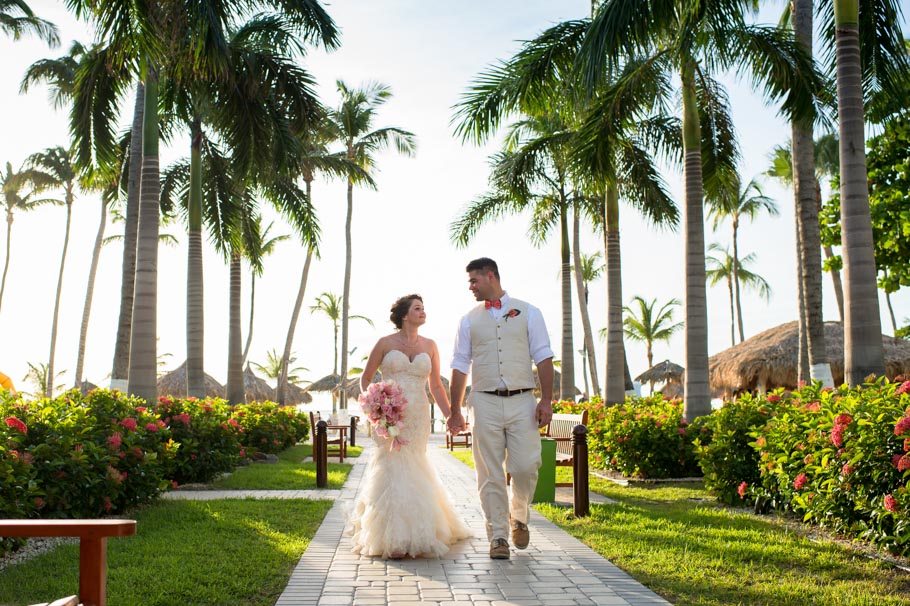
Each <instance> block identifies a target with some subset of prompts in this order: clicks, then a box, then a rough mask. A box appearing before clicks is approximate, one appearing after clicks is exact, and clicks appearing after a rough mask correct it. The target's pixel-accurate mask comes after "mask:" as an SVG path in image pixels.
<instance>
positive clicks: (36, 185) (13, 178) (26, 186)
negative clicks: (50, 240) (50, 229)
mask: <svg viewBox="0 0 910 606" xmlns="http://www.w3.org/2000/svg"><path fill="white" fill-rule="evenodd" d="M36 177H37V178H39V179H40V177H39V176H38V175H30V174H29V171H28V170H20V171H14V170H13V166H12V164H10V163H9V162H7V163H6V171H5V172H4V173H3V174H2V175H0V191H2V193H3V204H4V205H5V206H6V260H5V261H4V262H3V278H2V279H0V307H2V305H3V293H4V291H5V290H6V274H7V272H9V263H10V259H11V249H12V247H11V244H12V237H13V235H12V232H13V213H14V211H19V212H28V211H30V210H34V209H35V208H37V207H39V206H42V205H44V204H58V203H59V201H57V200H52V199H43V198H42V199H39V198H36V197H35V195H36V194H37V193H38V190H40V189H41V188H42V187H44V186H45V185H47V183H45V182H42V181H37V182H36V181H35V178H36Z"/></svg>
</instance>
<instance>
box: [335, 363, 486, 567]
mask: <svg viewBox="0 0 910 606" xmlns="http://www.w3.org/2000/svg"><path fill="white" fill-rule="evenodd" d="M380 368H381V370H382V378H383V380H385V381H390V380H391V381H395V382H396V383H398V385H400V386H401V389H402V391H403V393H404V397H405V398H406V399H407V401H408V404H407V408H406V409H405V411H404V416H403V420H402V423H403V427H402V433H401V437H403V438H404V439H405V440H407V441H408V443H407V444H406V445H404V446H402V447H401V449H400V450H397V451H396V450H391V449H390V448H389V445H390V441H389V440H387V439H385V438H381V437H379V436H378V435H376V433H375V432H374V433H373V441H374V442H375V443H376V448H374V449H373V457H372V459H371V460H370V462H369V463H368V464H367V469H366V472H365V476H364V480H363V485H362V487H361V491H360V494H359V496H358V497H357V500H356V501H355V503H354V506H353V508H352V510H351V512H350V514H349V518H348V531H349V532H350V533H351V534H352V537H353V545H354V547H353V551H354V552H355V553H359V554H361V555H367V556H381V557H386V558H387V557H389V556H391V555H392V554H396V555H398V554H407V555H409V556H411V557H417V556H422V557H439V556H441V555H443V554H445V553H446V552H447V551H448V550H449V546H450V545H452V544H454V543H455V542H457V541H459V540H461V539H464V538H467V537H469V536H471V532H470V530H469V529H468V527H467V526H466V525H465V523H464V522H463V521H462V520H461V518H459V517H458V515H457V514H456V513H455V510H454V508H453V507H452V503H451V501H450V499H449V495H448V494H447V493H446V491H445V488H443V486H442V483H441V482H440V481H439V476H438V475H437V474H436V470H435V469H433V467H431V466H430V462H429V460H428V458H427V440H428V439H429V437H430V403H429V400H428V399H427V394H426V383H427V377H428V376H429V375H430V356H429V355H427V354H426V353H421V354H418V355H417V357H415V358H414V360H413V361H411V360H410V359H409V358H408V356H406V355H405V354H404V353H402V352H400V351H398V350H394V349H393V350H391V351H389V352H388V353H387V354H386V355H385V357H384V358H383V359H382V362H381V364H380Z"/></svg>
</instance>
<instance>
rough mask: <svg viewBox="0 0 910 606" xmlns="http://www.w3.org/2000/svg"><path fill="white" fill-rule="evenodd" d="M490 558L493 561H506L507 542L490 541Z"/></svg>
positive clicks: (507, 552) (507, 554)
mask: <svg viewBox="0 0 910 606" xmlns="http://www.w3.org/2000/svg"><path fill="white" fill-rule="evenodd" d="M490 558H491V559H493V560H508V559H509V542H508V541H506V540H505V539H493V540H492V541H490Z"/></svg>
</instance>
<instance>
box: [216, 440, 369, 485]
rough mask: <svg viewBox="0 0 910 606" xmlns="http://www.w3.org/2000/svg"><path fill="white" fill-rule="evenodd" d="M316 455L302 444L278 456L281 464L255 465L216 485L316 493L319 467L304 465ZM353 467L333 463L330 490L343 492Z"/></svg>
mask: <svg viewBox="0 0 910 606" xmlns="http://www.w3.org/2000/svg"><path fill="white" fill-rule="evenodd" d="M362 452H363V448H361V447H360V446H356V447H351V446H349V447H348V456H349V457H358V456H360V453H362ZM312 454H313V447H312V445H310V444H298V445H297V446H293V447H291V448H288V449H287V450H285V451H284V452H282V453H281V454H279V455H278V463H253V464H251V465H247V466H245V467H240V468H238V469H236V470H235V471H234V473H232V474H231V475H229V476H227V477H225V478H220V479H218V480H216V481H215V482H213V483H212V488H213V489H217V490H312V489H315V488H316V464H315V463H312V462H310V463H304V462H303V461H304V459H306V458H307V457H309V456H311V455H312ZM350 471H351V465H349V464H348V463H329V469H328V481H329V485H328V487H329V488H336V489H337V488H341V486H342V485H343V484H344V481H345V479H347V477H348V473H349V472H350Z"/></svg>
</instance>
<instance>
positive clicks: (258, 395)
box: [243, 364, 275, 402]
mask: <svg viewBox="0 0 910 606" xmlns="http://www.w3.org/2000/svg"><path fill="white" fill-rule="evenodd" d="M243 394H244V395H245V396H246V401H247V402H264V401H266V400H270V401H272V402H274V401H275V390H274V389H272V386H271V385H269V384H268V383H267V382H266V381H265V379H260V378H259V377H257V376H256V374H255V373H254V372H253V370H252V369H251V368H250V365H249V364H247V365H246V368H244V369H243Z"/></svg>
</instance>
